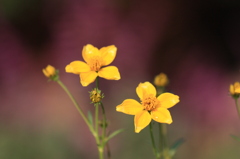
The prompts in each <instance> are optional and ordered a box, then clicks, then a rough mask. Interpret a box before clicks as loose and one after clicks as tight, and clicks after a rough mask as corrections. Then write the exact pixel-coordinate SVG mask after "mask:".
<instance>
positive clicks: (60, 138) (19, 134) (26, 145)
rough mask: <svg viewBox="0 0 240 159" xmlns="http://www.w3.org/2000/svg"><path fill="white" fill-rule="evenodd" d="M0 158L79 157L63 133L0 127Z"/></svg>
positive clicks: (49, 158)
mask: <svg viewBox="0 0 240 159" xmlns="http://www.w3.org/2000/svg"><path fill="white" fill-rule="evenodd" d="M0 158H2V159H66V158H71V159H77V158H78V159H79V158H80V155H79V154H77V152H76V151H75V150H74V148H73V147H71V146H70V143H68V142H67V140H66V138H64V135H60V134H59V133H40V132H32V131H27V130H23V131H22V130H21V131H19V130H17V131H16V130H14V131H12V130H6V129H0Z"/></svg>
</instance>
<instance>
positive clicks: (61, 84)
mask: <svg viewBox="0 0 240 159" xmlns="http://www.w3.org/2000/svg"><path fill="white" fill-rule="evenodd" d="M56 82H57V83H58V84H59V85H60V86H61V87H62V88H63V90H64V91H65V92H66V93H67V95H68V96H69V98H70V99H71V101H72V102H73V104H74V106H75V107H76V109H77V110H78V112H79V114H80V115H81V117H82V118H83V120H84V121H85V123H86V124H87V126H88V128H89V129H90V131H91V132H92V134H93V135H94V134H95V132H94V130H93V128H92V126H91V124H90V123H89V121H88V119H87V117H86V116H85V115H84V113H83V111H82V109H81V108H80V107H79V105H78V103H77V101H76V100H75V99H74V97H73V95H72V94H71V93H70V92H69V90H68V89H67V87H66V86H65V85H64V84H63V83H62V82H61V81H60V80H57V81H56ZM94 136H95V135H94Z"/></svg>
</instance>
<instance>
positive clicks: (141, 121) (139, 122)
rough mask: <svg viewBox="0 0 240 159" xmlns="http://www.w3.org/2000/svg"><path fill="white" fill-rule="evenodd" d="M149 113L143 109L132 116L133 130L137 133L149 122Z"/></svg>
mask: <svg viewBox="0 0 240 159" xmlns="http://www.w3.org/2000/svg"><path fill="white" fill-rule="evenodd" d="M151 120H152V119H151V115H150V114H149V112H148V111H146V110H143V111H140V112H138V113H137V114H136V115H135V117H134V125H135V132H136V133H139V132H140V131H141V130H142V129H144V128H145V127H146V126H148V124H149V123H150V122H151Z"/></svg>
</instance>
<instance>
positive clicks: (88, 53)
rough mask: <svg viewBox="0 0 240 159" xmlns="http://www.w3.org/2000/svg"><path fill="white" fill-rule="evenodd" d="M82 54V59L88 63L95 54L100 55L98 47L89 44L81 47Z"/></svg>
mask: <svg viewBox="0 0 240 159" xmlns="http://www.w3.org/2000/svg"><path fill="white" fill-rule="evenodd" d="M82 56H83V59H84V60H85V61H86V62H87V63H88V64H89V63H91V60H92V59H93V57H95V56H99V57H100V53H99V50H98V48H96V47H94V46H93V45H91V44H87V45H85V46H84V47H83V50H82Z"/></svg>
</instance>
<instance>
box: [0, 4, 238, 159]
mask: <svg viewBox="0 0 240 159" xmlns="http://www.w3.org/2000/svg"><path fill="white" fill-rule="evenodd" d="M239 7H240V3H239V2H237V1H227V0H222V1H214V0H210V1H207V0H206V1H204V0H203V1H200V0H197V1H194V2H193V1H190V0H179V1H164V0H160V1H159V0H149V1H143V0H138V1H137V0H111V1H110V0H88V1H87V0H51V1H47V0H32V1H28V0H19V1H14V0H2V1H1V2H0V53H1V58H0V86H1V87H0V88H1V89H0V143H2V144H0V149H2V152H0V158H8V159H15V158H18V159H19V158H24V159H26V158H31V159H32V158H38V159H42V158H51V159H53V158H56V159H61V158H90V159H91V158H97V149H96V146H95V141H94V139H93V137H92V136H91V135H90V132H89V130H88V129H87V126H86V125H85V123H84V122H83V120H82V119H81V117H80V116H79V114H78V112H77V111H76V109H75V108H74V106H73V104H72V103H71V101H70V99H69V98H68V97H67V95H66V94H65V92H63V90H62V89H61V88H60V87H59V86H58V85H57V84H56V83H54V82H47V78H46V77H44V75H43V74H42V68H44V67H46V66H47V65H48V64H51V65H53V66H55V67H56V68H58V69H59V70H60V76H61V80H62V81H63V82H64V83H65V84H66V85H67V86H68V88H69V89H70V91H71V92H72V93H73V94H74V96H75V97H76V99H77V100H78V102H79V104H80V105H81V106H82V108H83V109H84V111H85V112H87V111H88V110H93V105H90V104H89V103H90V102H89V99H88V96H89V94H88V91H90V90H91V89H92V88H93V87H94V84H92V85H90V86H88V87H82V86H81V85H80V83H79V77H78V76H76V75H73V74H67V73H65V71H64V68H65V66H66V65H67V64H68V63H70V62H71V61H74V60H82V57H81V51H82V48H83V46H84V45H86V44H88V43H90V44H93V45H94V46H96V47H98V48H100V47H103V46H108V45H112V44H114V45H116V46H117V48H118V52H117V57H116V59H115V61H114V62H113V63H112V64H113V65H115V66H117V67H118V68H119V70H120V73H121V77H122V78H121V80H120V81H106V80H103V79H101V80H100V89H102V91H103V92H104V94H105V98H104V103H105V107H106V113H107V117H108V119H109V121H110V126H109V129H110V130H111V131H114V130H116V129H119V128H125V131H124V132H123V133H121V134H120V135H118V136H117V137H116V138H114V139H113V140H111V141H110V145H111V151H112V158H114V159H123V158H124V159H130V158H139V159H141V158H153V153H152V149H151V142H150V137H149V132H148V129H144V130H143V131H142V132H141V133H140V134H135V133H134V131H133V116H128V115H125V114H122V113H118V112H116V111H115V107H116V106H117V105H118V104H120V103H121V102H122V101H123V100H124V99H127V98H135V99H138V98H137V95H136V93H135V88H136V86H137V85H138V84H139V83H140V82H145V81H152V80H153V78H154V76H155V75H157V74H158V73H160V72H164V73H166V74H167V75H168V76H169V79H170V85H169V87H168V90H169V91H170V92H172V93H174V94H177V95H179V96H180V100H181V102H180V103H179V104H177V105H176V106H175V107H173V108H171V109H170V111H171V113H172V116H173V121H174V122H173V124H171V125H170V126H169V127H168V131H169V140H170V143H173V142H174V141H175V140H177V139H178V138H184V139H185V140H186V141H185V143H184V144H183V145H182V146H181V147H180V148H179V150H178V152H177V154H176V157H175V158H176V159H177V158H178V159H183V158H184V159H193V158H194V159H226V158H230V159H239V156H240V154H239V146H240V143H239V142H237V141H235V140H233V139H232V138H231V137H230V134H234V135H239V136H240V120H239V118H238V116H237V111H236V108H235V105H234V101H233V99H232V98H231V97H230V96H229V94H228V88H229V85H230V84H231V83H233V82H235V81H240V71H239V61H240V54H239V51H240V47H239V46H240V45H239V44H238V42H239V41H240V30H239V28H240V19H239V15H240V8H239ZM156 133H157V130H156ZM14 155H15V156H14Z"/></svg>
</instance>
